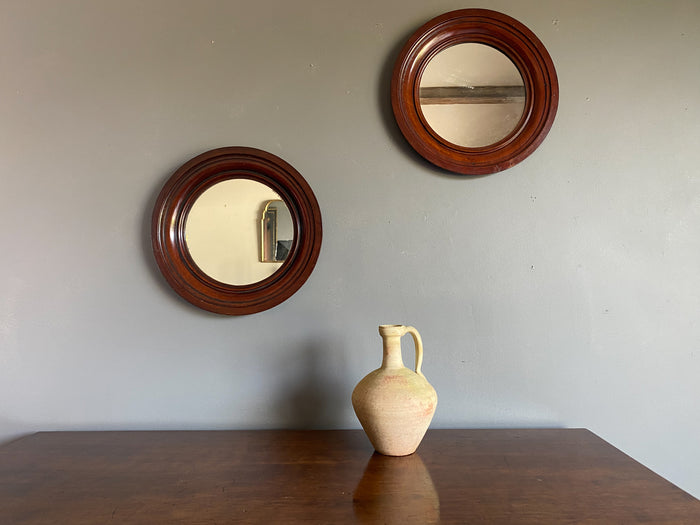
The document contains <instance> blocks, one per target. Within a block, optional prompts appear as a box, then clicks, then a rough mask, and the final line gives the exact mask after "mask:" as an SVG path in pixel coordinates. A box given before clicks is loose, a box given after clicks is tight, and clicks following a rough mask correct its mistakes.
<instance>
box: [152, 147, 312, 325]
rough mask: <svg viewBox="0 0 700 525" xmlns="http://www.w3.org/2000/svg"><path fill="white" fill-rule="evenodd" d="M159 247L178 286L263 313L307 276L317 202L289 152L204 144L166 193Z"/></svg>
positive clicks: (204, 299)
mask: <svg viewBox="0 0 700 525" xmlns="http://www.w3.org/2000/svg"><path fill="white" fill-rule="evenodd" d="M151 236H152V243H153V253H154V255H155V258H156V262H157V263H158V267H159V269H160V270H161V272H162V273H163V275H164V277H165V278H166V280H167V281H168V283H169V284H170V286H172V288H173V289H174V290H175V291H176V292H177V293H178V294H180V295H181V296H182V297H184V298H185V299H187V300H188V301H189V302H191V303H192V304H194V305H196V306H199V307H200V308H203V309H205V310H209V311H211V312H216V313H220V314H228V315H241V314H251V313H255V312H260V311H263V310H266V309H268V308H272V307H273V306H276V305H278V304H279V303H281V302H283V301H285V300H286V299H288V298H289V297H290V296H291V295H293V294H294V293H295V292H296V291H297V290H298V289H299V288H300V287H301V286H302V285H303V284H304V282H305V281H306V280H307V279H308V277H309V275H311V272H312V271H313V268H314V266H315V264H316V261H317V259H318V255H319V252H320V249H321V237H322V228H321V211H320V209H319V206H318V202H317V201H316V197H315V196H314V194H313V191H311V188H310V187H309V185H308V183H307V182H306V180H304V178H303V177H302V176H301V175H300V174H299V172H297V171H296V170H295V169H294V168H293V167H292V166H290V165H289V164H287V163H286V162H285V161H283V160H282V159H280V158H279V157H276V156H274V155H272V154H271V153H267V152H265V151H261V150H258V149H254V148H244V147H229V148H219V149H215V150H212V151H208V152H206V153H202V154H201V155H198V156H197V157H195V158H193V159H192V160H190V161H188V162H187V163H185V164H184V165H183V166H182V167H180V168H179V169H178V170H177V171H176V172H175V173H174V174H173V175H172V177H170V179H169V180H168V181H167V182H166V184H165V186H164V187H163V189H162V190H161V192H160V195H159V196H158V199H157V201H156V205H155V207H154V210H153V219H152V222H151Z"/></svg>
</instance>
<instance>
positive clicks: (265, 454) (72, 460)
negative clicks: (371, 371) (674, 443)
mask: <svg viewBox="0 0 700 525" xmlns="http://www.w3.org/2000/svg"><path fill="white" fill-rule="evenodd" d="M295 522H300V523H331V524H335V523H339V524H343V523H399V524H401V525H405V524H408V523H420V524H427V523H533V524H534V523H537V524H543V523H587V524H591V523H601V524H602V523H605V524H610V523H653V524H662V523H687V524H694V525H695V524H700V501H698V500H697V499H695V498H693V497H692V496H690V495H689V494H687V493H686V492H684V491H682V490H681V489H679V488H678V487H676V486H674V485H672V484H671V483H669V482H668V481H666V480H664V479H663V478H661V477H660V476H658V475H656V474H654V473H653V472H652V471H650V470H649V469H647V468H646V467H644V466H643V465H641V464H640V463H638V462H636V461H634V460H633V459H631V458H630V457H629V456H626V455H625V454H623V453H622V452H620V451H619V450H617V449H616V448H614V447H613V446H611V445H610V444H608V443H606V442H605V441H603V440H602V439H600V438H599V437H597V436H596V435H594V434H593V433H591V432H589V431H587V430H583V429H528V430H429V431H428V433H427V434H426V436H425V438H424V440H423V442H422V444H421V445H420V447H419V448H418V451H417V452H416V453H415V454H413V455H411V456H405V457H399V458H395V457H386V456H381V455H379V454H375V453H373V450H372V447H371V445H370V444H369V441H368V440H367V438H366V436H365V435H364V433H363V432H362V431H361V430H329V431H314V430H308V431H286V430H280V431H274V430H261V431H177V432H175V431H170V432H168V431H163V432H44V433H38V434H34V435H31V436H27V437H24V438H21V439H19V440H17V441H14V442H12V443H9V444H7V445H5V446H3V447H0V523H1V524H12V525H20V524H30V523H31V524H71V525H73V524H75V525H79V524H87V523H89V524H103V523H120V524H121V523H124V524H131V523H148V524H159V523H169V524H170V523H187V524H214V523H266V524H267V523H295Z"/></svg>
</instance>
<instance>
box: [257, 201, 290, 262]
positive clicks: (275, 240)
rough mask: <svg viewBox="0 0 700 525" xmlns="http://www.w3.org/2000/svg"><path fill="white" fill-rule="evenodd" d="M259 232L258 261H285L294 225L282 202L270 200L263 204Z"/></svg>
mask: <svg viewBox="0 0 700 525" xmlns="http://www.w3.org/2000/svg"><path fill="white" fill-rule="evenodd" d="M260 232H261V235H260V243H261V246H262V251H261V253H260V260H261V261H262V262H282V261H285V260H286V259H287V255H289V250H290V249H291V248H292V241H293V240H294V223H292V215H291V214H290V213H289V208H287V206H286V204H285V203H284V201H281V200H272V201H268V202H266V203H265V207H264V208H263V212H262V218H261V219H260Z"/></svg>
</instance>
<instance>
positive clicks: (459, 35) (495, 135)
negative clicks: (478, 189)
mask: <svg viewBox="0 0 700 525" xmlns="http://www.w3.org/2000/svg"><path fill="white" fill-rule="evenodd" d="M558 96H559V85H558V81H557V75H556V71H555V69H554V63H553V62H552V59H551V57H550V56H549V54H548V53H547V50H546V49H545V47H544V45H543V44H542V42H540V41H539V39H538V38H537V37H536V36H535V35H534V34H533V33H532V31H530V30H529V29H528V28H527V27H525V26H524V25H523V24H521V23H520V22H518V21H517V20H515V19H514V18H511V17H509V16H507V15H504V14H502V13H498V12H496V11H490V10H488V9H461V10H458V11H452V12H449V13H445V14H444V15H441V16H438V17H436V18H434V19H432V20H430V21H429V22H427V23H426V24H425V25H423V26H422V27H421V28H419V29H418V30H417V31H416V32H415V33H414V34H413V35H412V36H411V37H410V38H409V40H408V42H406V44H405V45H404V47H403V49H402V50H401V53H400V54H399V57H398V59H397V61H396V65H395V67H394V72H393V75H392V78H391V104H392V109H393V111H394V116H395V117H396V122H397V124H398V126H399V129H400V130H401V132H402V134H403V135H404V137H405V138H406V140H407V141H408V143H409V144H410V145H411V146H412V147H413V148H414V149H415V150H416V151H417V152H418V153H419V154H420V155H421V156H423V157H424V158H425V159H426V160H428V161H430V162H431V163H433V164H435V165H436V166H439V167H441V168H444V169H446V170H449V171H452V172H454V173H460V174H464V175H484V174H488V173H495V172H497V171H501V170H504V169H506V168H509V167H511V166H513V165H515V164H517V163H518V162H520V161H522V160H523V159H525V158H526V157H528V156H529V155H530V154H532V152H533V151H535V149H537V147H538V146H539V145H540V144H541V143H542V141H543V140H544V138H545V137H546V135H547V133H548V132H549V130H550V128H551V127H552V123H553V122H554V117H555V115H556V111H557V104H558Z"/></svg>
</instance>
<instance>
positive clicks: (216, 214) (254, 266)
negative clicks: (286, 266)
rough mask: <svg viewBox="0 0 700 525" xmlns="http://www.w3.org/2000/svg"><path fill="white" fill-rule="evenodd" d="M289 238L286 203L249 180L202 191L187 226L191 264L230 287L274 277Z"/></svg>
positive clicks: (290, 225) (291, 233) (290, 228)
mask: <svg viewBox="0 0 700 525" xmlns="http://www.w3.org/2000/svg"><path fill="white" fill-rule="evenodd" d="M272 215H274V220H273V218H272ZM293 238H294V226H293V223H292V216H291V214H290V212H289V209H288V208H287V206H286V205H285V203H284V201H282V199H281V198H280V196H279V195H278V194H277V193H276V192H275V191H274V190H272V188H270V187H269V186H266V185H265V184H262V183H260V182H257V181H254V180H249V179H230V180H224V181H222V182H218V183H216V184H214V185H213V186H211V187H210V188H208V189H207V190H205V191H204V192H203V193H202V194H201V195H200V196H199V197H197V199H196V200H195V202H194V204H193V205H192V208H191V209H190V211H189V213H188V215H187V220H186V223H185V240H186V244H187V250H188V251H189V253H190V255H191V257H192V260H193V261H194V262H195V264H197V266H198V267H199V268H200V269H201V270H202V271H203V272H204V273H206V274H207V275H209V276H210V277H211V278H213V279H216V280H217V281H220V282H222V283H226V284H231V285H246V284H251V283H256V282H258V281H262V280H263V279H265V278H266V277H269V276H270V275H272V274H273V273H275V272H276V271H277V270H278V269H279V267H280V266H281V265H282V263H283V262H284V260H285V259H286V253H288V252H289V249H290V248H291V245H292V241H293ZM266 242H268V243H270V245H269V246H266V245H265V243H266ZM285 250H286V251H285Z"/></svg>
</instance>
